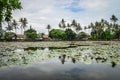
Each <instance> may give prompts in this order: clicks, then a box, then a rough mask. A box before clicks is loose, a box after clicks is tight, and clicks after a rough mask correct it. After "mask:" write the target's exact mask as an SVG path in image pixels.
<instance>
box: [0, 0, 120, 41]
mask: <svg viewBox="0 0 120 80" xmlns="http://www.w3.org/2000/svg"><path fill="white" fill-rule="evenodd" d="M16 9H22V5H21V2H20V1H19V0H0V41H1V40H12V39H13V38H14V39H15V40H16V39H17V30H19V29H20V30H21V34H24V35H25V36H26V39H27V40H36V39H37V40H39V38H42V37H43V35H44V33H41V36H40V35H39V34H37V31H36V30H35V29H34V27H32V26H30V28H27V27H28V25H27V24H28V20H27V18H20V19H19V21H16V20H15V19H13V17H12V12H13V11H14V10H16ZM110 20H111V22H108V21H107V20H104V19H101V21H96V22H95V23H90V24H89V25H88V26H84V27H83V26H81V25H80V23H78V22H77V21H76V20H75V19H74V20H72V21H71V22H70V23H68V22H67V21H65V20H64V19H62V20H61V21H60V23H59V24H58V26H59V29H54V28H53V29H52V27H51V25H50V24H48V25H47V26H46V29H48V37H50V38H51V40H119V39H120V25H119V24H118V23H117V21H118V18H117V17H116V16H115V15H112V16H111V18H110ZM3 23H6V27H5V28H6V29H5V30H3V25H2V24H3ZM26 29H27V30H26ZM86 30H89V31H90V34H87V33H86Z"/></svg>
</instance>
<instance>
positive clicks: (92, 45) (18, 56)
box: [0, 41, 120, 80]
mask: <svg viewBox="0 0 120 80" xmlns="http://www.w3.org/2000/svg"><path fill="white" fill-rule="evenodd" d="M119 74H120V43H119V42H107V41H105V42H103V41H99V42H89V41H88V42H84V41H83V42H82V41H81V42H80V41H77V42H75V41H74V42H37V43H36V42H29V43H27V42H23V43H20V42H14V43H0V80H106V79H109V80H120V76H119Z"/></svg>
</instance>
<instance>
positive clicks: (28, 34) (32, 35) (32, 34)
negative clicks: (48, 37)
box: [24, 27, 37, 40]
mask: <svg viewBox="0 0 120 80" xmlns="http://www.w3.org/2000/svg"><path fill="white" fill-rule="evenodd" d="M24 34H25V35H26V37H27V39H28V40H35V39H36V38H37V31H36V30H35V29H33V28H32V27H30V29H28V30H26V31H25V32H24Z"/></svg>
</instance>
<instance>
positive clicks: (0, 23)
mask: <svg viewBox="0 0 120 80" xmlns="http://www.w3.org/2000/svg"><path fill="white" fill-rule="evenodd" d="M0 30H2V22H1V21H0Z"/></svg>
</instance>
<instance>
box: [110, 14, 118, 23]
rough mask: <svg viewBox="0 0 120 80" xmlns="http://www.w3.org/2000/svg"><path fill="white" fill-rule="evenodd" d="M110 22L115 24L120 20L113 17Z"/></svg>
mask: <svg viewBox="0 0 120 80" xmlns="http://www.w3.org/2000/svg"><path fill="white" fill-rule="evenodd" d="M110 20H111V21H112V22H113V24H115V23H116V22H117V21H118V18H117V17H116V16H115V15H112V16H111V18H110Z"/></svg>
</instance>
